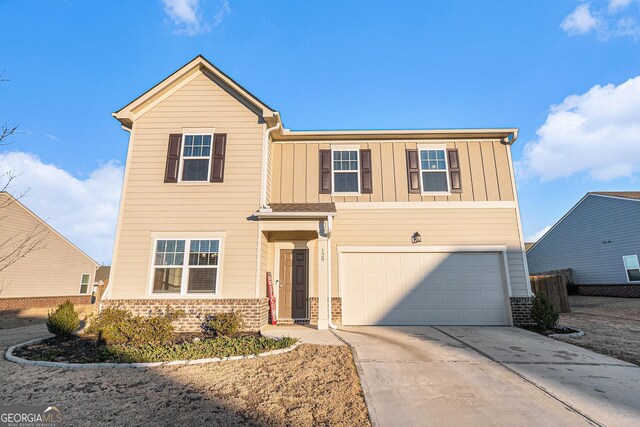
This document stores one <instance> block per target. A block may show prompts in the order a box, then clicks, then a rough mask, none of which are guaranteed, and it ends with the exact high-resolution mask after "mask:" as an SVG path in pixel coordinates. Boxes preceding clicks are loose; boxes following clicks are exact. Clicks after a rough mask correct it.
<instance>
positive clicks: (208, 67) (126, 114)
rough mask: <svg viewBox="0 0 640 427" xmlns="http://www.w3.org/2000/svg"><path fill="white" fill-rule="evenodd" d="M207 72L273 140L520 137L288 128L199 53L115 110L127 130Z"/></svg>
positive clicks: (513, 132) (494, 132) (510, 131)
mask: <svg viewBox="0 0 640 427" xmlns="http://www.w3.org/2000/svg"><path fill="white" fill-rule="evenodd" d="M198 72H202V73H204V74H205V75H206V76H207V77H209V78H210V79H211V80H212V81H213V82H214V83H216V84H217V85H218V86H220V87H221V88H222V89H223V90H225V91H226V92H227V93H229V94H230V95H231V96H233V97H234V98H236V100H238V101H239V102H240V103H242V104H243V105H244V106H245V107H247V108H248V109H249V110H251V111H252V112H254V113H255V114H256V115H258V116H259V117H261V118H263V119H264V121H265V122H266V123H267V125H268V126H269V127H276V130H275V132H274V133H272V134H271V137H272V140H273V141H283V142H285V141H292V142H298V141H349V140H355V141H360V140H361V141H370V140H411V139H424V140H428V139H442V138H445V139H468V138H473V139H479V140H500V141H501V142H502V143H503V144H507V145H511V144H513V143H514V142H515V141H516V139H517V138H518V129H517V128H495V129H388V130H290V129H287V128H285V126H284V124H283V122H282V118H281V117H280V115H279V114H278V112H277V111H276V110H274V109H273V108H271V107H269V106H268V105H267V104H266V103H264V102H263V101H261V100H260V99H259V98H258V97H256V96H255V95H253V94H252V93H251V92H249V91H248V90H246V89H245V88H244V87H242V86H241V85H240V84H239V83H237V82H236V81H235V80H233V79H232V78H231V77H229V76H228V75H226V74H225V73H224V72H222V71H221V70H220V69H219V68H217V67H216V66H215V65H213V64H212V63H211V62H210V61H208V60H207V59H206V58H205V57H204V56H202V55H198V56H196V57H195V58H194V59H192V60H191V61H189V62H188V63H186V64H185V65H183V66H182V67H180V68H179V69H178V70H177V71H175V72H174V73H173V74H171V75H170V76H169V77H167V78H165V79H164V80H162V81H161V82H160V83H158V84H156V85H155V86H153V87H152V88H151V89H149V90H148V91H146V92H145V93H143V94H142V95H140V96H139V97H137V98H136V99H134V100H133V101H131V102H130V103H129V104H127V105H125V106H124V107H122V108H121V109H120V110H118V111H116V112H114V113H112V116H113V117H115V118H116V119H118V120H119V121H120V123H122V125H123V126H124V127H125V128H126V129H131V126H132V124H133V122H134V121H135V120H137V119H138V118H140V117H142V116H143V115H144V114H145V113H146V112H147V111H149V110H150V109H151V108H152V107H154V106H155V105H157V104H158V103H159V102H160V101H162V100H163V99H165V98H166V97H167V96H169V95H170V94H172V93H174V92H175V91H176V90H178V89H179V88H181V87H183V86H184V85H186V84H187V83H188V82H189V81H191V79H193V78H195V77H196V76H198V75H199V74H198Z"/></svg>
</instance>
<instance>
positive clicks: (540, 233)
mask: <svg viewBox="0 0 640 427" xmlns="http://www.w3.org/2000/svg"><path fill="white" fill-rule="evenodd" d="M549 230H551V226H550V225H547V226H546V227H544V228H543V229H542V230H538V231H537V232H536V233H533V234H531V235H530V236H528V237H527V238H526V239H525V240H526V241H527V242H537V241H538V240H539V239H540V238H541V237H542V236H544V234H545V233H546V232H547V231H549Z"/></svg>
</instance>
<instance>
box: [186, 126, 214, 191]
mask: <svg viewBox="0 0 640 427" xmlns="http://www.w3.org/2000/svg"><path fill="white" fill-rule="evenodd" d="M210 161H211V135H185V136H184V144H183V148H182V176H181V180H182V181H205V182H207V181H209V171H210V169H211V168H210V167H209V166H210Z"/></svg>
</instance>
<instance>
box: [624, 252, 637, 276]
mask: <svg viewBox="0 0 640 427" xmlns="http://www.w3.org/2000/svg"><path fill="white" fill-rule="evenodd" d="M622 261H623V262H624V269H625V270H626V271H627V280H628V281H629V282H640V263H639V262H638V255H627V256H623V257H622Z"/></svg>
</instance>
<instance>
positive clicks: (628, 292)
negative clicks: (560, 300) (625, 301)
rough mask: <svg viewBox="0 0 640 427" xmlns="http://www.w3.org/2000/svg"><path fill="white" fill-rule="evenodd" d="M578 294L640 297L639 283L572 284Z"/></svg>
mask: <svg viewBox="0 0 640 427" xmlns="http://www.w3.org/2000/svg"><path fill="white" fill-rule="evenodd" d="M572 287H573V288H574V289H576V290H577V291H578V295H588V296H597V297H621V298H640V285H572Z"/></svg>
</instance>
